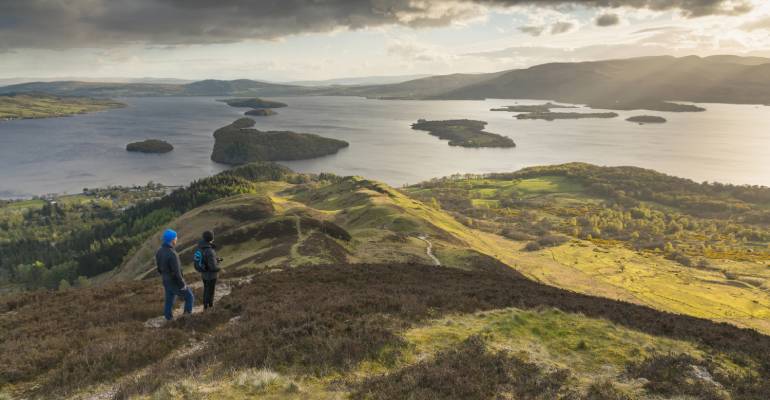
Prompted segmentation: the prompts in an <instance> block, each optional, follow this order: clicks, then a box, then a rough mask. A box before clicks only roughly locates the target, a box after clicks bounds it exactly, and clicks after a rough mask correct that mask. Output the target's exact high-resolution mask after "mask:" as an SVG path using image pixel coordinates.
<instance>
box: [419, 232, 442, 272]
mask: <svg viewBox="0 0 770 400" xmlns="http://www.w3.org/2000/svg"><path fill="white" fill-rule="evenodd" d="M417 238H418V239H420V240H422V241H423V242H425V243H427V244H428V247H427V248H426V249H425V253H426V254H427V255H428V257H430V259H431V260H433V263H434V264H436V266H438V267H440V266H441V260H439V259H438V257H436V255H435V254H433V243H431V241H430V240H428V236H426V235H420V236H417Z"/></svg>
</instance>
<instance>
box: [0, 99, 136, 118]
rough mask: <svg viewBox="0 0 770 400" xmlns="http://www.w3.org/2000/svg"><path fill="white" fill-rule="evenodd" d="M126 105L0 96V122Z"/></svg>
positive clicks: (104, 100)
mask: <svg viewBox="0 0 770 400" xmlns="http://www.w3.org/2000/svg"><path fill="white" fill-rule="evenodd" d="M125 106H126V105H125V104H123V103H119V102H117V101H114V100H110V99H95V98H91V97H59V96H52V95H47V94H40V93H28V94H15V93H14V94H5V95H0V121H8V120H14V119H35V118H52V117H68V116H71V115H76V114H85V113H88V112H94V111H103V110H109V109H112V108H121V107H125Z"/></svg>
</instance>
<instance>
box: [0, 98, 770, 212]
mask: <svg viewBox="0 0 770 400" xmlns="http://www.w3.org/2000/svg"><path fill="white" fill-rule="evenodd" d="M271 99H274V100H279V101H283V102H285V103H288V104H289V107H288V108H282V109H278V110H277V111H278V115H276V116H271V117H255V118H254V119H255V120H256V121H257V125H256V128H257V129H261V130H293V131H297V132H307V133H316V134H319V135H323V136H327V137H332V138H337V139H342V140H346V141H348V142H350V145H351V146H350V148H348V149H344V150H342V151H340V152H339V153H338V154H336V155H333V156H328V157H323V158H318V159H313V160H306V161H294V162H285V163H282V164H285V165H287V166H289V167H290V168H292V169H294V170H296V171H299V172H333V173H337V174H340V175H362V176H366V177H368V178H373V179H377V180H381V181H384V182H386V183H389V184H391V185H395V186H401V185H403V184H407V183H417V182H420V181H423V180H427V179H430V178H432V177H439V176H446V175H451V174H454V173H485V172H502V171H514V170H517V169H520V168H523V167H526V166H531V165H541V164H554V163H564V162H571V161H584V162H591V163H594V164H599V165H635V166H640V167H646V168H653V169H656V170H659V171H662V172H665V173H669V174H672V175H678V176H682V177H687V178H691V179H694V180H696V181H704V180H708V181H720V182H725V183H736V184H760V185H766V186H770V107H764V106H745V105H724V104H706V105H704V107H705V108H707V109H708V111H706V112H703V113H661V112H625V111H621V112H619V114H620V117H619V118H615V119H586V120H560V121H553V122H548V121H537V120H535V121H531V120H517V119H515V118H514V117H513V116H514V115H515V114H512V113H507V112H492V111H489V109H490V108H492V107H499V106H504V105H511V104H515V103H519V104H538V103H542V102H541V101H525V100H519V101H514V100H486V101H406V100H404V101H402V100H398V101H393V100H387V101H386V100H367V99H362V98H355V97H288V98H271ZM121 101H123V102H125V103H126V104H128V107H127V108H124V109H117V110H110V111H105V112H99V113H93V114H86V115H79V116H75V117H68V118H51V119H40V120H17V121H7V122H0V171H2V172H1V175H0V176H1V178H0V198H15V197H28V196H31V195H40V194H46V193H64V192H67V193H78V192H80V191H81V190H82V189H83V188H85V187H99V186H107V185H134V184H145V183H147V182H148V181H154V182H160V183H164V184H168V185H182V184H187V183H189V182H191V181H192V180H194V179H197V178H201V177H205V176H209V175H212V174H215V173H217V172H219V171H222V170H224V169H226V168H227V166H224V165H219V164H216V163H214V162H212V161H211V160H210V159H209V156H210V155H211V149H212V147H213V145H214V138H213V136H212V133H213V132H214V130H215V129H217V128H219V127H221V126H224V125H226V124H229V123H230V122H232V121H233V120H235V119H236V118H239V117H240V116H242V113H243V112H244V111H246V109H240V108H231V107H229V106H227V105H225V104H223V103H221V102H217V101H216V98H210V97H192V98H191V97H186V98H128V99H121ZM576 111H587V110H576ZM640 114H652V115H661V116H664V117H666V118H667V119H668V120H669V122H668V123H666V124H662V125H637V124H633V123H630V122H626V121H625V118H627V117H629V116H632V115H640ZM419 118H426V119H456V118H469V119H479V120H483V121H488V122H489V125H488V126H487V130H488V131H490V132H494V133H499V134H502V135H506V136H509V137H511V138H512V139H513V140H514V141H516V144H517V146H518V147H517V148H515V149H465V148H460V147H451V146H449V145H448V144H447V142H446V141H442V140H439V139H438V138H435V137H433V136H430V135H429V134H428V133H427V132H423V131H415V130H412V129H411V128H410V124H411V123H413V122H415V121H417V119H419ZM147 138H158V139H163V140H167V141H168V142H170V143H172V144H173V145H174V147H175V149H174V151H173V152H171V153H168V154H163V155H156V154H140V153H129V152H127V151H126V150H125V146H126V144H128V143H129V142H133V141H137V140H143V139H147Z"/></svg>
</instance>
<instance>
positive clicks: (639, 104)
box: [589, 100, 706, 112]
mask: <svg viewBox="0 0 770 400" xmlns="http://www.w3.org/2000/svg"><path fill="white" fill-rule="evenodd" d="M589 107H591V108H599V109H605V110H622V111H630V110H650V111H661V112H703V111H706V109H705V108H703V107H699V106H696V105H693V104H680V103H672V102H670V101H657V100H635V101H620V102H601V101H600V102H594V103H591V104H589Z"/></svg>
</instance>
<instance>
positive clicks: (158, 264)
mask: <svg viewBox="0 0 770 400" xmlns="http://www.w3.org/2000/svg"><path fill="white" fill-rule="evenodd" d="M161 262H163V260H162V259H161V257H160V251H157V252H155V269H157V270H158V275H163V271H162V270H161V269H160V263H161Z"/></svg>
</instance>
